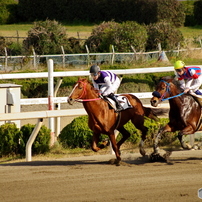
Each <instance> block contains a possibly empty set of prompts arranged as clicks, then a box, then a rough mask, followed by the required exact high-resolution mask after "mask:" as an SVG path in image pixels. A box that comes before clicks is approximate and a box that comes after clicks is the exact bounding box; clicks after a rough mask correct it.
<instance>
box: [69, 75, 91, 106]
mask: <svg viewBox="0 0 202 202" xmlns="http://www.w3.org/2000/svg"><path fill="white" fill-rule="evenodd" d="M87 84H89V82H88V80H87V79H79V80H78V81H77V82H76V84H75V85H74V87H73V90H72V92H71V93H70V95H69V97H68V99H67V102H68V103H69V104H71V105H72V104H73V103H74V102H75V101H78V100H80V99H83V98H85V96H86V93H87Z"/></svg>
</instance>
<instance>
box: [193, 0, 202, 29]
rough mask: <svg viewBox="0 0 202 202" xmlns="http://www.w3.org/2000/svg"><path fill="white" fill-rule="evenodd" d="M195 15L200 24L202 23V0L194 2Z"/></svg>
mask: <svg viewBox="0 0 202 202" xmlns="http://www.w3.org/2000/svg"><path fill="white" fill-rule="evenodd" d="M194 17H195V19H196V22H197V24H198V25H202V0H199V1H196V2H194Z"/></svg>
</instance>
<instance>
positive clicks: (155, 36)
mask: <svg viewBox="0 0 202 202" xmlns="http://www.w3.org/2000/svg"><path fill="white" fill-rule="evenodd" d="M146 27H147V34H148V36H149V37H148V40H147V46H146V49H147V51H150V50H156V49H157V47H158V43H161V47H162V49H163V50H171V49H175V48H176V47H177V45H178V43H180V42H182V41H183V35H182V33H181V31H180V30H178V29H177V28H175V26H173V25H172V24H171V23H167V22H165V21H162V22H159V23H154V24H150V25H148V26H146Z"/></svg>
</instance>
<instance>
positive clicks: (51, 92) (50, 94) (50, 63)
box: [48, 59, 55, 146]
mask: <svg viewBox="0 0 202 202" xmlns="http://www.w3.org/2000/svg"><path fill="white" fill-rule="evenodd" d="M53 95H54V80H53V60H52V59H49V60H48V109H49V110H54V102H53ZM54 128H55V127H54V118H49V129H50V130H51V134H50V135H51V140H50V146H53V145H54V143H55V131H54Z"/></svg>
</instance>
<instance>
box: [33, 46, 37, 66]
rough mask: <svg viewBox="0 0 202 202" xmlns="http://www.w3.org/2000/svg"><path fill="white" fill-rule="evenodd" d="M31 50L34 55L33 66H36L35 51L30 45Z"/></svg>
mask: <svg viewBox="0 0 202 202" xmlns="http://www.w3.org/2000/svg"><path fill="white" fill-rule="evenodd" d="M32 52H33V56H34V68H36V53H35V50H34V48H33V47H32Z"/></svg>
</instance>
